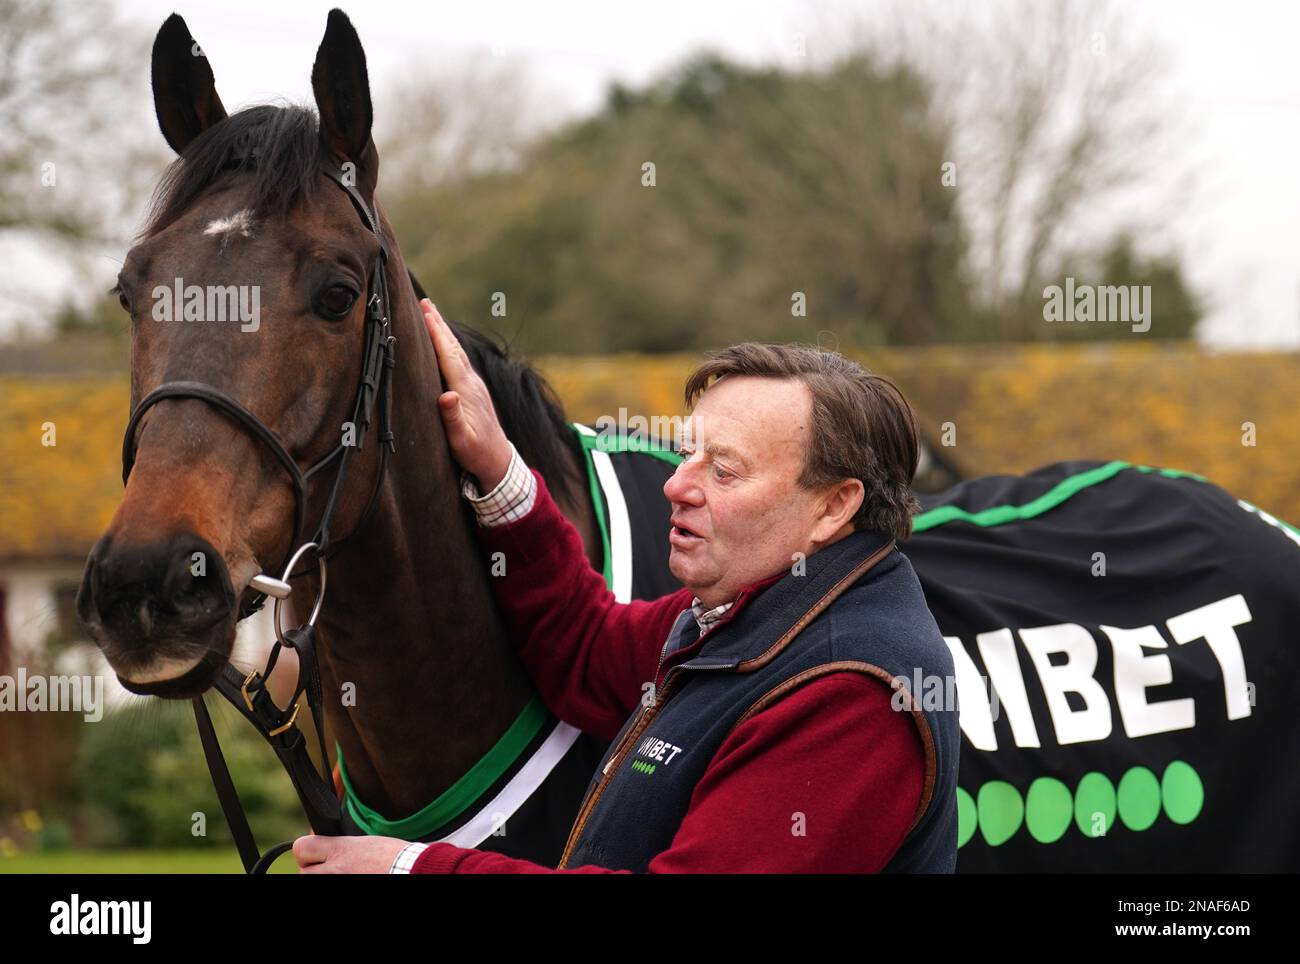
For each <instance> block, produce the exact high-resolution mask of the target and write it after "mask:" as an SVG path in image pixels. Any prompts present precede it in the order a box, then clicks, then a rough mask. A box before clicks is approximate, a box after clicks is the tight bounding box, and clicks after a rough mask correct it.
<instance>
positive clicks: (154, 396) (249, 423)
mask: <svg viewBox="0 0 1300 964" xmlns="http://www.w3.org/2000/svg"><path fill="white" fill-rule="evenodd" d="M244 163H247V162H244ZM322 168H323V170H324V173H325V174H326V175H328V176H329V177H330V178H331V179H333V180H334V181H335V182H336V183H337V184H338V185H339V186H340V187H341V188H343V190H344V191H346V192H347V194H348V197H349V198H350V199H351V200H352V203H353V204H354V205H355V206H356V209H357V211H358V212H359V213H360V214H361V217H362V220H363V221H364V222H365V224H366V227H368V228H369V229H370V230H371V232H372V233H373V234H374V235H375V237H376V238H378V239H379V253H378V254H377V255H376V256H375V263H374V267H373V269H372V271H371V274H370V280H369V286H368V289H367V293H366V321H365V351H364V354H363V355H362V361H361V380H360V383H359V384H358V386H357V395H356V402H355V404H354V406H353V413H352V423H351V424H352V426H353V427H354V434H353V438H352V439H351V440H350V441H351V442H352V444H346V443H344V442H340V443H339V444H338V445H336V446H335V447H334V448H333V450H331V451H330V453H329V454H328V455H326V456H324V457H323V458H321V459H319V460H318V461H317V462H316V463H315V464H313V465H312V466H311V467H310V468H308V469H307V470H306V471H305V472H304V471H303V470H302V469H300V468H299V467H298V463H297V461H295V459H294V458H293V456H292V455H290V454H289V451H288V449H287V448H286V447H285V445H284V444H283V443H282V442H281V441H280V439H279V437H278V436H277V435H276V434H275V432H274V431H272V430H271V429H270V428H268V427H267V426H266V424H265V423H264V422H262V420H261V419H259V418H258V417H257V416H256V415H254V414H253V413H252V412H251V411H249V410H248V408H247V407H245V406H244V405H242V404H241V403H239V402H237V401H236V400H235V399H233V398H231V397H230V396H229V395H227V394H226V393H225V392H223V391H221V389H219V388H216V387H214V386H212V385H208V384H206V383H204V382H196V381H174V382H166V383H164V384H162V385H159V386H158V387H157V388H155V389H154V390H153V391H152V392H150V393H149V394H148V395H146V396H145V397H144V398H143V399H141V400H140V404H139V405H137V406H136V407H135V411H133V412H132V413H131V418H130V420H129V421H128V422H127V424H126V432H125V433H124V436H123V439H122V484H123V485H125V484H126V481H127V478H128V477H129V476H130V474H131V466H132V465H134V464H135V448H136V438H135V435H136V428H137V426H138V425H139V424H140V420H141V418H143V417H144V414H145V412H147V411H148V410H149V409H150V408H152V407H153V406H154V405H156V404H158V403H159V402H161V401H164V400H165V399H169V398H197V399H200V400H202V401H204V402H207V403H208V404H209V405H211V406H213V407H214V408H216V409H217V410H218V411H220V412H221V413H222V414H223V415H225V416H227V417H228V418H230V419H231V420H232V421H234V422H236V423H238V424H239V425H241V426H242V427H243V428H244V429H245V430H247V431H248V433H249V434H250V435H252V436H253V437H254V438H256V439H257V440H258V441H260V442H261V443H262V444H263V445H265V446H266V447H267V448H268V449H270V450H271V453H272V454H273V455H274V456H275V457H276V460H277V461H278V462H279V463H280V465H281V467H283V468H284V470H285V472H286V473H287V474H288V476H289V480H290V482H292V483H293V490H294V526H293V535H292V537H291V539H290V541H289V549H288V552H287V553H286V555H285V560H286V561H287V560H288V559H289V558H290V557H292V556H293V555H294V554H295V553H296V552H298V550H299V548H300V547H301V546H302V545H304V544H305V543H303V542H302V536H303V532H304V530H305V528H306V512H307V487H308V485H309V484H310V482H311V480H312V479H313V478H314V477H315V476H316V475H317V474H318V473H319V472H321V471H322V470H323V469H325V468H326V467H327V466H329V465H330V464H331V463H333V462H335V461H337V462H338V471H337V472H336V474H335V476H334V485H333V486H332V487H331V489H330V494H329V500H328V501H327V502H326V504H325V510H324V512H323V513H322V515H321V519H320V524H319V525H318V526H317V528H316V533H315V535H314V536H313V537H312V538H311V539H310V540H308V542H312V543H315V544H316V547H317V549H316V551H317V553H318V555H319V556H320V557H321V558H326V557H328V555H329V553H330V550H331V548H332V547H331V543H330V531H329V526H330V520H331V518H332V517H333V514H334V510H335V508H336V507H337V504H338V497H339V493H340V492H341V491H342V489H343V484H344V481H345V479H346V477H347V468H348V462H349V460H350V459H351V457H352V451H353V449H359V448H361V446H362V444H363V442H364V441H365V436H366V434H367V432H368V430H369V428H370V423H371V420H372V418H373V415H374V409H375V406H376V403H378V406H379V421H380V426H379V432H380V435H379V440H380V450H379V451H380V456H379V458H380V461H379V471H378V473H377V475H376V478H375V484H374V488H373V490H372V491H371V494H370V499H369V501H368V502H367V503H366V508H365V510H364V511H363V513H362V516H361V519H360V520H359V521H358V523H357V526H356V528H354V529H353V530H352V532H351V533H349V534H348V536H346V537H345V538H344V539H342V540H340V541H339V543H338V544H337V545H341V544H342V543H343V542H346V541H347V539H349V538H351V537H352V535H355V534H356V533H357V532H358V531H360V529H361V527H362V526H363V525H364V524H365V522H366V520H367V519H368V518H369V517H370V513H371V511H372V510H373V509H374V505H375V502H376V500H377V498H378V494H379V490H380V487H381V486H382V484H383V479H384V473H385V471H386V469H387V464H388V453H389V452H390V451H391V450H392V449H393V432H392V422H391V418H392V411H391V409H392V379H391V377H389V375H390V372H391V371H392V369H393V365H394V346H395V345H396V342H397V339H396V338H395V337H394V336H393V335H392V334H391V324H390V320H389V298H388V278H387V274H386V272H385V270H384V269H385V266H386V265H387V263H388V256H389V252H388V242H387V241H386V240H385V239H384V236H383V234H382V232H381V231H380V230H379V222H378V220H377V219H376V218H375V216H374V214H373V213H372V212H371V210H370V207H369V205H367V204H366V201H365V199H364V198H363V197H362V196H361V194H360V193H359V192H358V191H357V189H356V188H355V187H353V186H352V185H351V184H349V183H348V178H347V177H346V176H345V175H344V173H343V171H342V170H341V169H340V168H339V167H338V166H337V165H335V164H333V163H332V162H329V161H325V162H323V164H322ZM283 569H284V567H283V566H281V569H280V570H277V571H282V570H283ZM283 581H284V580H278V581H275V582H280V583H282V582H283ZM252 585H253V586H254V589H255V592H254V594H253V598H252V601H251V602H250V603H249V604H248V605H247V606H246V607H244V608H242V609H241V612H240V618H241V619H243V618H245V617H247V616H250V615H252V614H253V613H254V612H256V611H257V610H258V609H260V608H261V607H262V605H263V603H264V602H265V601H266V597H267V595H276V596H277V597H278V598H284V596H287V595H288V592H287V586H281V585H275V584H274V582H273V577H270V578H268V577H267V574H266V573H261V574H259V575H258V576H255V577H253V582H252ZM267 589H269V590H271V591H270V592H267V591H265V590H267ZM277 589H278V590H280V592H277V591H276V590H277ZM280 593H283V595H281V594H280Z"/></svg>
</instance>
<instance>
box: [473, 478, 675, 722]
mask: <svg viewBox="0 0 1300 964" xmlns="http://www.w3.org/2000/svg"><path fill="white" fill-rule="evenodd" d="M531 471H532V473H533V475H534V476H535V477H536V478H537V501H536V503H535V504H534V505H533V508H532V510H531V511H529V513H528V514H527V515H526V516H524V517H523V518H522V519H519V520H517V521H515V522H510V523H506V524H505V525H500V526H491V527H486V528H482V529H480V530H479V540H480V542H481V543H482V545H483V548H484V549H485V550H486V552H487V556H488V562H489V563H490V564H492V565H493V569H494V570H496V571H500V566H498V565H496V564H497V563H502V564H504V570H505V572H504V575H500V576H497V577H495V578H494V579H493V580H492V589H493V593H494V595H495V596H496V600H497V603H498V605H499V606H500V608H501V611H502V614H503V615H504V617H505V620H506V628H507V629H508V631H509V633H510V637H511V639H512V640H513V641H514V644H515V649H516V651H517V652H518V654H519V658H520V659H521V660H522V661H523V664H524V667H525V668H526V669H527V671H528V675H529V676H530V677H531V678H532V680H533V685H535V686H536V687H537V692H538V693H539V694H540V695H541V697H542V701H543V702H544V703H545V704H546V705H547V706H548V707H549V708H550V710H551V712H552V713H554V714H555V715H556V716H558V717H559V718H560V719H562V720H564V722H566V723H568V724H570V725H571V726H575V727H577V728H578V729H580V730H583V731H584V732H587V733H593V734H595V735H596V736H599V737H600V738H601V739H604V740H612V739H613V738H614V737H615V736H616V735H618V731H619V729H620V728H621V727H622V726H623V723H624V722H626V720H627V718H628V717H629V716H631V715H632V712H633V711H634V710H635V709H636V708H637V706H638V704H639V703H640V701H641V696H642V693H643V692H644V688H645V687H646V686H647V685H649V684H650V683H651V682H652V681H653V680H654V678H655V669H656V667H657V666H658V664H659V654H660V651H661V650H662V649H663V644H664V641H665V640H666V639H667V638H668V632H669V630H670V629H672V626H673V622H674V621H675V620H676V619H677V617H678V616H679V615H680V614H681V612H682V610H683V609H687V608H688V607H689V606H690V604H691V600H692V599H693V598H694V596H693V594H692V593H691V592H690V590H687V589H681V590H679V591H677V592H675V593H670V594H669V595H667V596H663V597H661V598H659V599H654V600H633V601H632V602H629V603H620V602H617V601H616V600H615V598H614V594H613V593H612V592H610V591H609V588H608V587H607V586H606V585H605V579H604V577H603V576H601V574H600V573H598V572H596V571H595V570H594V569H592V568H591V564H590V563H589V562H588V561H587V554H586V551H585V550H584V549H583V545H582V536H581V535H580V534H579V533H578V530H577V529H575V528H574V526H573V523H571V522H569V520H568V519H566V518H565V517H564V514H563V513H561V512H560V508H559V506H557V505H556V504H555V500H554V499H553V498H552V497H551V494H550V492H549V490H548V489H547V488H546V482H545V480H544V479H543V478H542V476H541V473H539V472H538V471H537V470H536V469H533V470H531ZM667 537H668V534H667V533H666V532H665V533H664V538H665V539H666V538H667ZM498 553H500V555H499V556H498V555H497V554H498Z"/></svg>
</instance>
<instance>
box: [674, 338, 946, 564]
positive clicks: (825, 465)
mask: <svg viewBox="0 0 1300 964" xmlns="http://www.w3.org/2000/svg"><path fill="white" fill-rule="evenodd" d="M728 375H756V376H759V377H762V378H793V379H797V380H798V381H800V382H802V383H803V384H804V385H806V386H808V390H809V392H810V393H811V394H812V438H811V439H810V441H809V443H808V453H807V457H806V458H805V460H804V467H803V472H802V473H801V474H800V476H799V479H798V483H799V485H800V486H802V487H803V488H805V489H816V488H821V487H823V486H826V485H831V484H834V483H836V482H840V481H842V480H844V479H860V480H861V482H862V486H863V489H864V490H865V491H864V493H863V498H862V505H861V507H860V508H859V509H858V511H857V513H855V514H854V516H853V528H854V529H869V530H872V531H875V532H881V533H884V534H885V535H889V536H893V537H894V538H895V539H897V540H899V541H900V542H901V541H902V540H904V539H906V538H907V537H908V536H910V535H911V534H912V516H913V515H914V514H916V513H917V512H919V511H920V509H921V506H920V504H919V503H918V502H917V501H916V497H915V496H914V495H913V494H912V479H913V478H915V476H916V467H917V457H918V449H919V444H918V441H917V435H918V433H917V427H916V416H915V415H914V414H913V412H912V407H911V406H910V405H908V403H907V399H905V398H904V397H903V393H902V392H900V391H899V390H898V388H897V386H895V385H894V383H893V382H891V381H890V380H889V379H887V378H885V377H884V376H882V375H874V374H872V373H871V372H869V371H867V370H866V369H865V368H863V367H862V366H861V365H859V364H858V363H857V362H855V361H852V360H850V359H848V358H845V357H844V356H843V355H841V354H839V353H838V352H833V351H824V350H822V349H820V348H814V347H812V346H810V345H793V344H792V345H764V344H758V343H756V342H745V343H744V344H740V345H732V346H731V347H730V348H724V349H722V350H721V351H716V352H711V353H710V354H709V356H708V359H707V360H706V361H705V362H704V363H703V364H702V365H700V367H699V368H697V369H696V370H695V371H694V372H693V373H692V374H691V376H690V377H689V378H688V379H686V391H685V395H686V405H687V407H688V408H694V407H695V402H696V400H697V399H699V397H700V396H701V395H702V394H704V392H705V391H706V390H707V389H708V388H709V387H710V385H711V384H713V383H715V382H716V381H717V380H718V379H721V378H725V377H726V376H728Z"/></svg>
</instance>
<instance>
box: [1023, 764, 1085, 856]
mask: <svg viewBox="0 0 1300 964" xmlns="http://www.w3.org/2000/svg"><path fill="white" fill-rule="evenodd" d="M1072 803H1073V802H1072V801H1071V800H1070V788H1069V787H1067V786H1066V785H1065V784H1064V783H1062V782H1061V781H1060V780H1057V779H1055V778H1054V777H1039V778H1038V779H1037V780H1035V781H1034V782H1033V783H1031V784H1030V785H1029V793H1027V794H1026V795H1025V826H1026V827H1028V828H1029V833H1030V834H1031V835H1032V836H1033V838H1034V839H1035V840H1037V841H1038V842H1039V843H1045V844H1047V843H1054V842H1055V841H1057V840H1060V839H1061V835H1062V834H1064V833H1065V831H1066V830H1068V829H1069V828H1070V816H1071V814H1072V813H1073V810H1074V807H1073V805H1072Z"/></svg>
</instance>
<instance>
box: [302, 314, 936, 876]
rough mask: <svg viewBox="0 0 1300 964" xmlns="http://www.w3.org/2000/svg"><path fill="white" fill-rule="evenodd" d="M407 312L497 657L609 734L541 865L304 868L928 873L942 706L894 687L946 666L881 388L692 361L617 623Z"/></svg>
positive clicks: (504, 861)
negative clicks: (480, 560) (662, 504)
mask: <svg viewBox="0 0 1300 964" xmlns="http://www.w3.org/2000/svg"><path fill="white" fill-rule="evenodd" d="M423 308H424V312H425V320H426V323H427V325H428V328H429V333H430V336H431V337H432V339H433V342H434V345H435V348H436V350H437V354H438V359H439V365H440V368H441V370H442V373H443V377H444V379H445V382H446V388H447V391H446V392H444V394H443V395H442V396H441V398H440V399H439V408H440V410H441V416H442V419H443V422H444V424H445V426H446V431H447V437H448V441H449V443H450V445H451V449H452V452H453V454H454V455H455V457H456V460H457V461H458V462H459V464H460V465H461V467H462V468H463V469H464V470H465V471H466V472H467V473H468V474H469V475H470V476H472V479H467V484H466V496H467V497H468V498H470V499H471V502H472V503H473V505H474V508H475V511H476V513H477V514H478V518H479V523H480V526H481V529H480V532H481V535H482V538H483V540H484V542H485V544H486V546H487V547H488V548H489V549H490V550H491V551H493V552H495V551H500V552H504V553H505V558H506V559H507V575H506V576H505V577H504V578H501V579H499V580H497V581H496V582H497V585H496V593H497V598H498V600H499V602H500V604H501V606H502V608H503V611H504V612H505V615H506V617H507V620H508V622H509V625H510V627H511V630H512V632H513V633H514V635H515V636H516V639H515V642H516V645H517V647H518V651H519V654H520V657H521V659H522V660H523V661H524V664H525V666H526V667H527V669H528V671H529V673H530V674H531V676H532V677H533V679H534V681H535V683H536V685H537V687H538V690H539V692H540V693H541V695H542V696H543V698H544V699H545V700H546V702H547V704H548V705H549V706H550V708H551V709H552V710H553V711H554V712H555V713H556V715H557V716H559V717H560V718H562V719H564V720H566V721H567V722H569V723H571V724H573V725H574V726H577V727H579V728H581V729H584V730H589V731H591V732H595V733H604V732H610V733H612V732H615V731H616V730H617V736H616V737H615V739H614V740H613V742H612V743H611V744H610V747H609V749H608V751H607V753H606V756H605V758H604V759H603V760H602V761H601V765H600V767H599V769H598V770H597V772H596V773H595V774H594V776H593V779H592V784H591V787H590V789H589V790H588V792H587V797H586V799H585V800H584V802H583V804H582V807H581V808H580V811H579V813H578V815H577V819H576V821H575V823H574V826H573V829H572V831H571V833H570V836H569V841H568V844H567V845H566V847H565V852H564V855H563V858H562V859H561V861H560V867H559V869H558V870H553V869H552V868H547V867H543V866H541V865H539V864H535V863H532V862H530V861H525V860H518V859H514V858H510V857H505V856H503V855H500V854H496V853H489V852H484V851H477V850H468V849H464V848H460V847H456V846H453V845H451V844H446V843H432V844H407V843H405V842H403V841H398V840H392V839H388V838H376V837H372V838H364V837H363V838H355V837H354V838H324V837H304V838H301V839H300V840H299V841H298V842H297V844H296V845H295V847H294V852H295V854H296V855H297V858H298V861H299V864H300V865H301V866H302V867H303V869H304V871H305V872H342V873H350V872H367V871H370V872H382V871H387V870H392V871H394V872H408V871H410V872H417V873H420V872H426V873H448V872H450V873H528V872H548V871H549V872H574V873H599V872H618V871H623V872H628V871H632V872H659V873H662V872H680V871H704V872H710V871H712V872H719V871H736V872H874V871H882V870H886V871H915V872H930V873H946V872H951V871H952V870H953V868H954V865H955V863H956V854H957V839H956V838H957V808H956V796H955V795H956V785H957V760H958V749H959V746H958V744H959V731H958V725H957V707H956V706H930V705H928V704H929V703H930V702H932V701H926V705H922V703H921V701H920V700H919V699H917V700H913V699H912V696H911V694H910V692H909V691H908V689H907V686H906V683H907V681H909V680H914V679H915V678H917V674H918V673H919V676H920V678H922V679H924V680H927V681H929V680H940V681H945V680H947V679H948V678H950V677H951V675H952V673H953V664H952V658H951V655H950V653H949V652H948V649H947V646H946V644H945V643H944V641H943V638H942V636H941V635H940V633H939V629H938V627H937V626H936V625H935V622H934V619H933V617H932V616H931V615H930V612H929V610H928V609H927V608H926V605H925V598H924V596H923V595H922V592H921V587H920V584H919V583H918V581H917V578H916V574H915V573H914V572H913V570H912V567H911V564H910V563H909V562H908V561H907V559H906V557H905V556H904V555H903V554H902V553H901V552H900V551H898V549H897V548H896V542H897V541H899V540H902V539H906V538H907V536H908V535H910V533H911V517H912V514H913V513H914V512H915V510H916V508H917V506H916V501H915V499H914V498H913V496H912V493H911V482H912V478H913V475H914V473H915V470H916V463H917V446H918V443H917V433H916V426H915V421H914V419H913V416H912V412H911V409H910V408H909V406H908V404H907V402H906V401H905V400H904V399H903V397H902V395H901V394H900V393H899V392H898V390H897V389H896V388H894V386H893V385H892V384H890V383H889V382H888V381H887V380H885V379H883V378H880V377H879V376H876V375H872V374H869V373H868V372H866V371H864V370H863V369H862V368H861V367H860V366H859V365H857V364H856V363H854V362H851V361H849V360H847V359H845V358H844V357H842V356H840V355H839V354H836V353H834V352H825V351H819V350H817V349H814V348H808V347H803V346H795V345H757V344H743V345H737V346H734V347H732V348H728V349H725V350H723V351H721V352H717V353H715V354H714V355H713V356H711V358H710V359H709V360H708V361H707V362H705V363H704V364H703V365H702V366H701V367H700V368H699V369H698V370H697V371H696V372H695V373H694V374H693V375H692V376H691V377H690V379H689V380H688V382H687V385H686V399H687V403H688V405H691V406H692V414H691V419H690V426H691V431H690V432H689V437H688V439H687V441H686V444H685V445H684V446H683V449H682V455H683V456H684V461H683V462H682V463H681V465H680V466H679V467H678V468H677V471H676V473H675V474H674V475H673V476H672V478H670V479H669V480H668V482H667V483H666V484H665V485H664V495H666V496H667V497H668V499H669V501H670V502H671V504H672V509H673V513H672V529H671V531H670V532H669V534H668V539H669V542H670V543H671V556H670V560H669V562H670V566H671V569H672V572H673V574H674V575H675V576H676V577H677V578H678V579H679V580H680V581H681V582H682V584H683V585H684V586H685V588H684V589H682V590H680V591H679V592H676V593H673V594H671V595H669V596H665V597H663V598H662V599H658V600H654V601H650V602H645V601H638V602H632V603H628V604H620V603H618V602H616V601H615V600H614V598H613V595H612V594H611V593H610V592H609V590H608V589H607V588H606V586H605V583H604V581H603V579H601V577H600V576H599V575H598V574H597V573H596V572H594V571H593V570H592V569H591V567H590V565H589V564H588V562H587V559H586V556H585V553H584V551H583V545H582V540H581V538H580V537H579V535H578V533H577V531H576V530H575V529H574V528H573V526H572V525H571V524H570V523H569V522H568V520H567V519H566V518H565V517H564V516H563V515H561V513H560V511H559V509H558V508H557V506H556V504H555V502H554V501H553V500H552V499H551V496H550V494H549V493H548V491H547V488H546V484H545V482H544V481H543V480H542V477H541V475H540V474H538V473H537V472H535V471H530V470H529V469H528V468H527V466H525V465H524V464H523V462H522V461H521V459H520V457H519V454H518V452H517V451H516V450H515V448H514V446H513V445H512V444H511V443H510V441H509V440H508V439H507V438H506V436H505V433H504V432H503V431H502V429H501V426H500V424H499V423H498V421H497V418H496V413H495V411H494V410H493V407H492V401H491V399H490V398H489V396H488V393H487V390H486V388H485V386H484V385H483V383H482V381H481V380H480V379H479V378H478V376H477V375H476V374H475V373H474V371H473V369H472V368H471V367H470V365H469V363H468V360H467V359H466V357H465V355H464V353H463V351H462V350H461V348H460V346H459V344H458V343H457V341H456V339H455V338H454V336H453V335H452V333H451V331H450V329H449V328H448V327H447V326H446V324H445V323H444V322H443V320H442V318H441V316H440V315H439V314H438V312H437V309H436V308H434V307H433V305H432V304H430V303H429V302H427V301H426V302H424V303H423ZM473 480H477V483H478V486H477V488H476V487H475V486H474V484H473ZM480 490H481V492H482V493H486V494H480ZM931 689H932V688H931V687H929V686H927V691H929V690H931ZM938 691H939V692H949V691H950V688H949V687H947V686H944V687H943V688H942V689H939V690H938ZM918 696H919V694H918ZM620 724H621V729H619V727H620Z"/></svg>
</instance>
